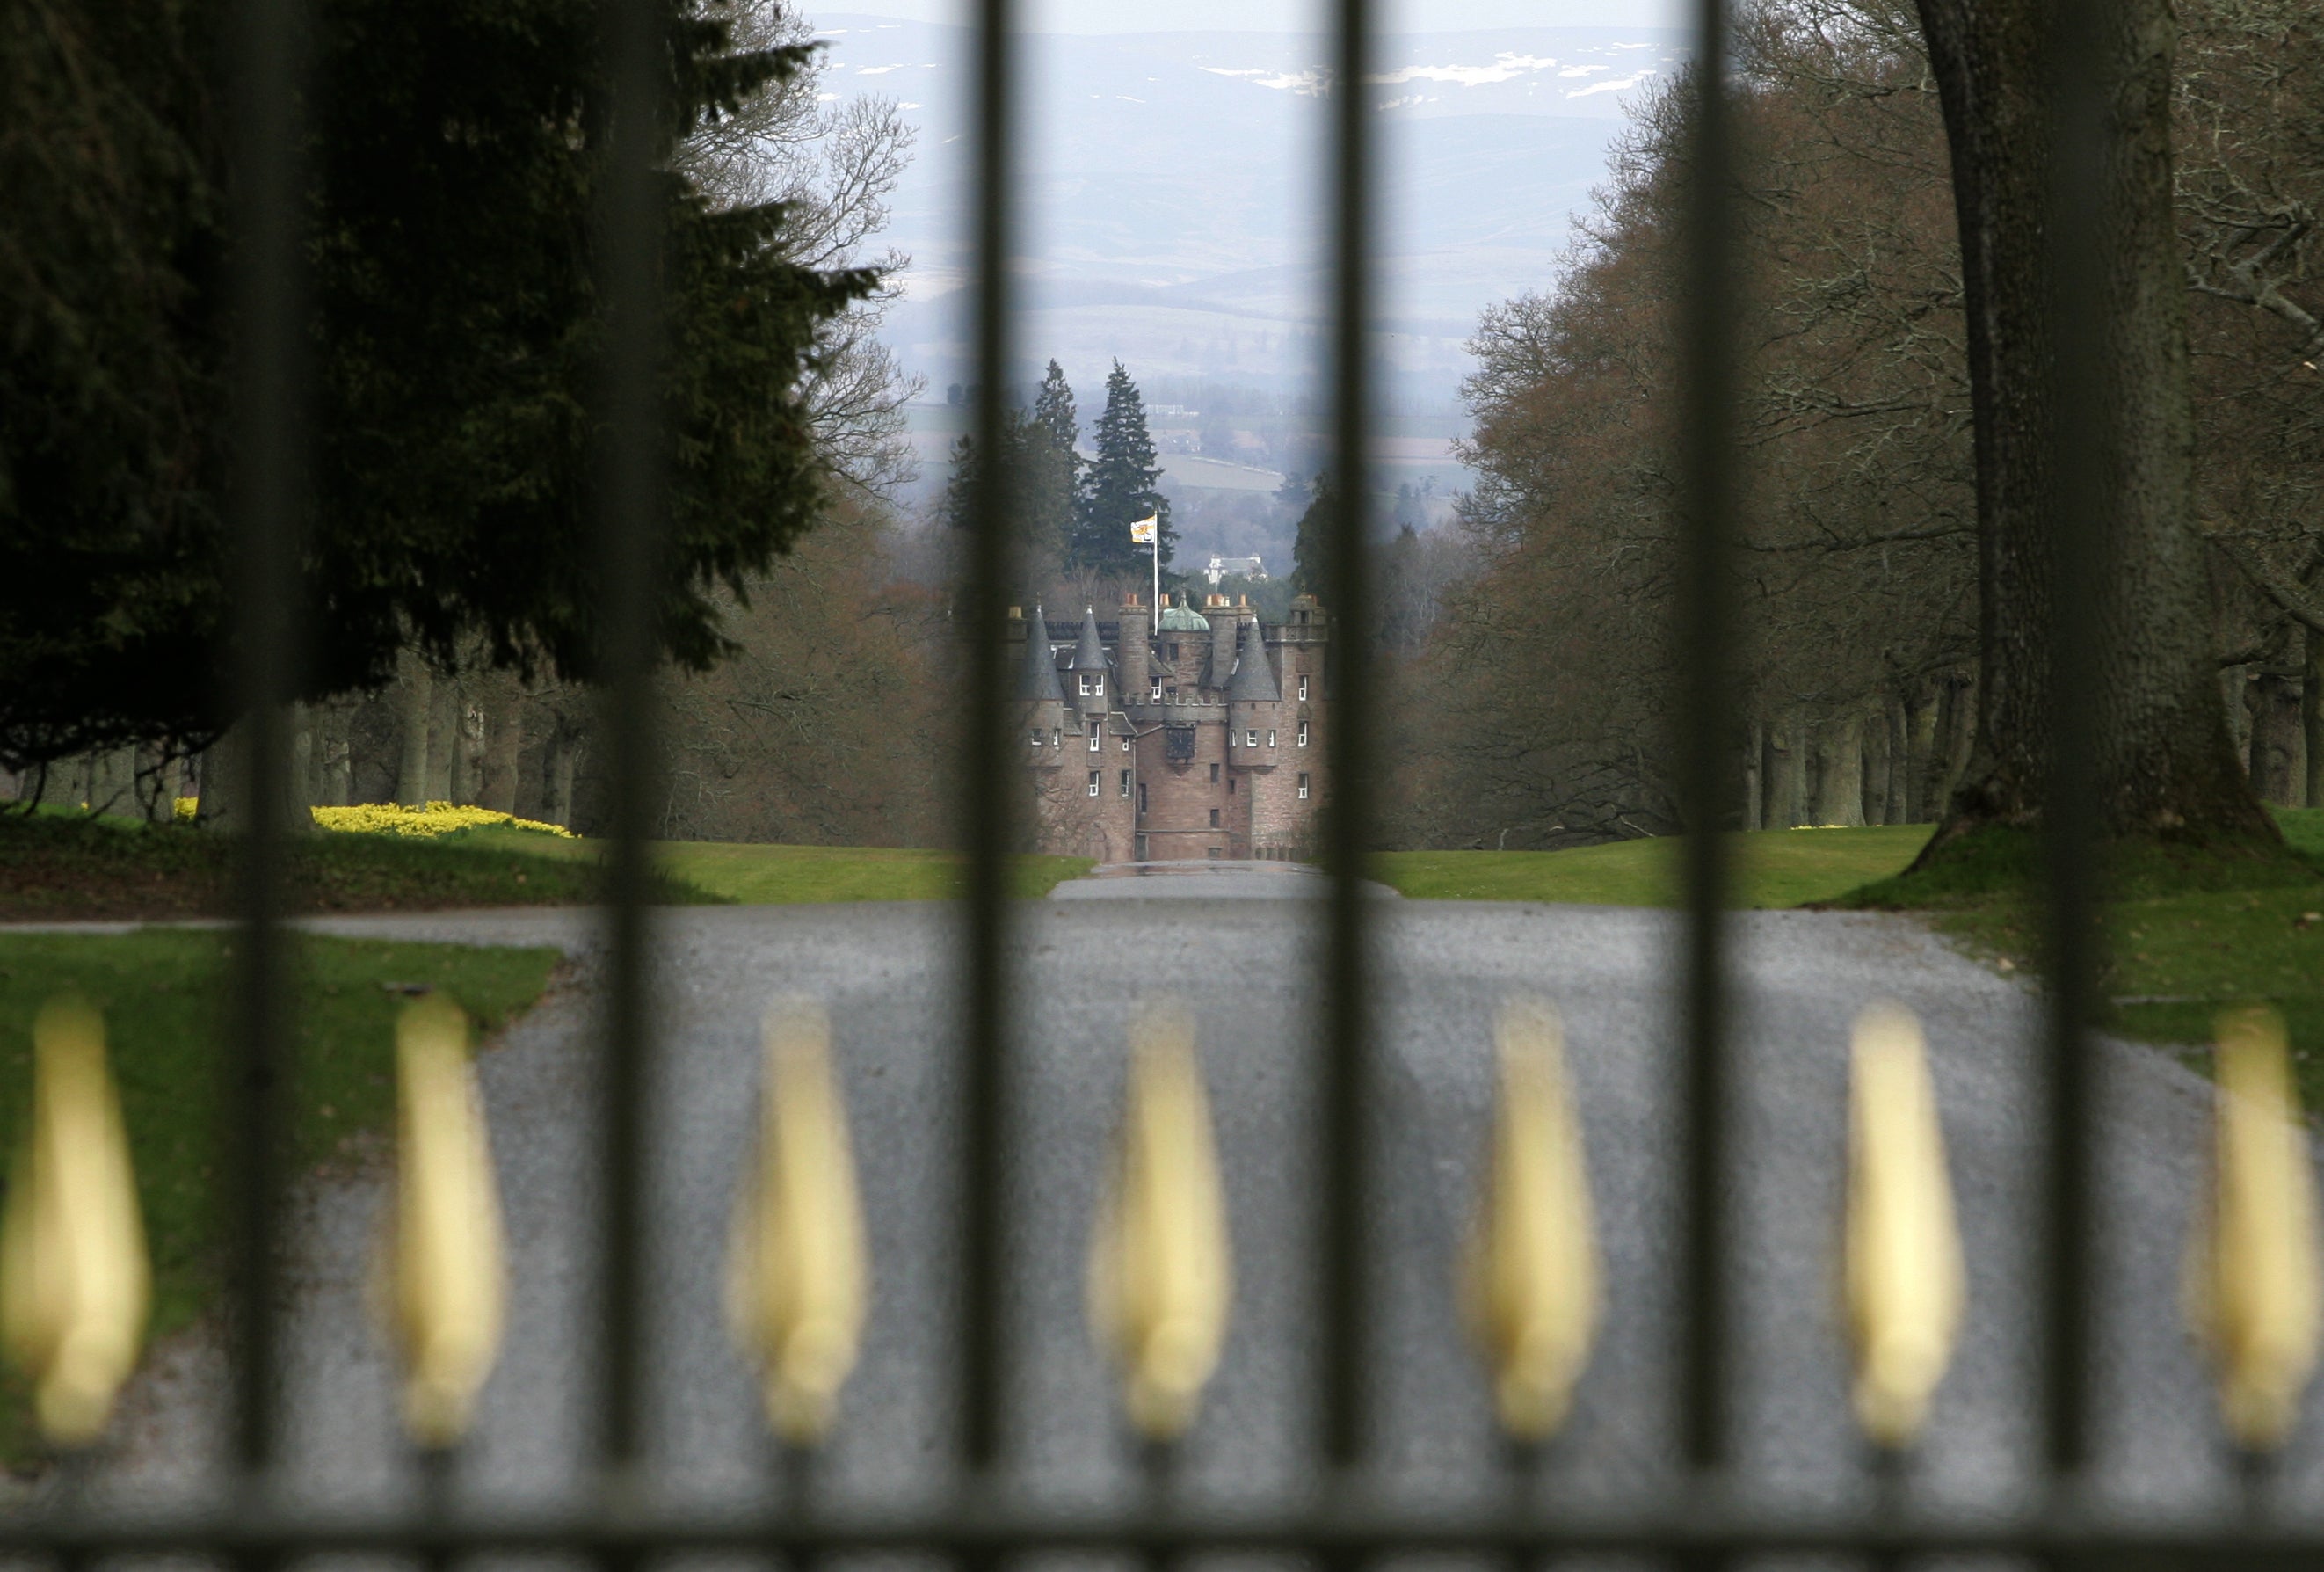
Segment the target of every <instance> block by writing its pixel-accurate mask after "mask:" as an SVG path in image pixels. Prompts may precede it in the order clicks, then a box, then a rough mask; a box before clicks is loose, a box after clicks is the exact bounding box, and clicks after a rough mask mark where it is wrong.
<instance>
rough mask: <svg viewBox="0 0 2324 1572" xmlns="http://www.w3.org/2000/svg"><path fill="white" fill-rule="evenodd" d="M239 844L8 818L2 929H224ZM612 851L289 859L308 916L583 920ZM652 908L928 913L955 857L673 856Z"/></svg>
mask: <svg viewBox="0 0 2324 1572" xmlns="http://www.w3.org/2000/svg"><path fill="white" fill-rule="evenodd" d="M232 849H233V843H232V842H231V841H230V840H229V839H227V838H226V837H221V836H217V835H214V834H209V833H206V832H204V831H202V830H200V829H198V828H194V827H193V826H191V825H146V824H143V823H139V822H137V821H134V820H131V819H126V818H91V817H88V816H87V815H83V814H78V813H68V812H45V811H44V812H41V813H36V814H32V815H19V814H8V813H0V922H5V921H12V920H14V921H40V920H76V919H126V920H145V921H152V920H162V919H168V918H178V917H209V916H219V915H224V914H226V912H227V911H229V909H230V906H231V902H232V899H233V894H232V884H231V873H232V869H231V865H230V855H231V852H232ZM655 854H656V859H655V860H656V863H657V865H658V867H657V871H656V878H657V881H658V884H657V889H656V892H655V896H654V898H655V899H656V900H657V901H658V902H661V903H663V904H666V905H689V904H702V903H710V904H725V903H728V902H749V903H760V902H767V903H788V902H808V901H932V900H940V899H943V898H944V897H946V896H949V895H953V894H955V893H957V892H958V891H959V870H960V859H959V858H958V857H957V856H955V855H953V854H952V853H949V852H940V851H925V850H908V849H901V848H894V847H887V846H751V845H727V844H720V843H715V842H708V841H665V842H661V843H659V845H658V846H656V848H655ZM602 855H604V842H602V841H591V840H570V839H565V838H562V837H555V836H549V835H543V834H540V833H539V832H536V831H529V830H521V829H513V828H506V827H501V826H494V827H490V828H474V829H464V830H458V831H455V832H453V833H451V834H448V835H442V836H437V837H432V838H419V837H404V836H396V835H386V834H355V833H348V832H343V831H332V832H324V833H319V834H316V835H311V836H304V837H300V840H299V841H298V843H297V844H296V846H294V847H293V848H292V853H291V861H292V870H291V904H292V905H293V907H294V908H295V909H297V910H299V911H431V910H443V909H447V908H453V907H463V906H470V907H473V906H576V905H582V904H586V902H590V901H592V900H594V899H595V894H596V890H597V868H596V864H597V859H598V858H599V857H600V856H602ZM1090 866H1091V864H1090V861H1089V859H1088V858H1086V857H1051V856H1024V857H1019V858H1018V859H1017V861H1016V870H1015V874H1016V876H1015V881H1014V890H1015V893H1017V894H1019V895H1020V896H1025V897H1028V898H1038V897H1040V896H1043V895H1046V894H1047V893H1048V892H1049V891H1050V890H1051V889H1053V888H1055V887H1056V884H1057V883H1059V882H1060V881H1062V880H1065V879H1071V878H1075V877H1077V876H1079V875H1080V874H1084V873H1086V872H1087V871H1088V870H1089V868H1090Z"/></svg>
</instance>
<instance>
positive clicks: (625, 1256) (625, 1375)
mask: <svg viewBox="0 0 2324 1572" xmlns="http://www.w3.org/2000/svg"><path fill="white" fill-rule="evenodd" d="M601 18H602V24H603V26H604V42H605V51H606V54H605V64H606V68H607V71H606V74H607V79H608V83H609V86H610V88H611V89H612V103H611V108H610V114H611V123H610V126H609V128H608V129H609V133H610V135H609V145H608V154H609V157H608V162H607V168H606V171H605V187H604V193H603V202H604V207H603V210H602V218H601V223H602V226H603V230H602V235H601V239H600V244H601V246H602V254H603V262H602V264H601V265H602V268H603V270H604V271H603V280H604V291H605V300H606V310H607V314H608V318H609V320H608V323H607V351H606V357H605V384H604V392H603V397H604V419H605V421H606V423H607V426H608V428H609V430H608V431H607V434H606V446H605V475H604V494H603V497H602V502H601V512H600V513H599V515H598V518H597V528H598V534H599V540H598V553H599V554H598V562H599V569H598V570H599V573H600V575H601V577H600V579H599V583H598V596H599V600H598V605H599V615H600V618H601V621H602V625H603V630H604V651H603V652H604V663H605V670H604V683H605V699H606V703H605V711H604V714H605V724H606V729H607V733H608V736H609V740H610V742H611V744H612V746H611V749H610V752H611V754H612V769H611V772H610V780H609V784H610V787H611V802H610V804H609V807H610V810H611V811H610V818H611V822H612V828H613V845H612V847H611V855H610V856H609V857H608V858H607V861H606V899H607V904H608V907H609V909H610V910H609V912H608V918H609V922H610V929H611V931H610V935H609V938H610V945H609V954H608V957H607V969H606V979H605V1017H604V1023H603V1027H604V1039H603V1054H604V1059H603V1077H604V1079H603V1082H602V1089H601V1092H600V1096H601V1097H602V1098H603V1103H602V1113H601V1118H602V1119H603V1121H604V1124H603V1126H602V1130H601V1139H602V1140H603V1142H604V1148H603V1151H602V1168H601V1182H602V1185H603V1193H602V1195H601V1197H600V1200H599V1205H600V1207H602V1213H601V1227H602V1233H601V1238H600V1248H601V1250H602V1251H603V1255H602V1257H601V1259H600V1262H599V1271H600V1274H601V1275H600V1278H599V1290H600V1293H601V1296H602V1298H601V1300H600V1303H599V1306H598V1316H599V1336H600V1337H601V1339H602V1341H601V1344H600V1346H599V1348H598V1358H599V1359H600V1361H601V1362H602V1364H601V1369H602V1372H603V1374H602V1376H601V1379H602V1381H603V1382H604V1385H603V1387H602V1389H601V1391H600V1392H599V1401H600V1405H601V1407H600V1410H599V1423H600V1427H601V1429H600V1435H599V1444H600V1446H601V1447H603V1449H604V1461H605V1462H606V1463H607V1464H608V1465H610V1466H612V1467H613V1468H614V1469H615V1470H617V1471H618V1470H626V1469H629V1468H632V1467H633V1466H636V1465H637V1464H638V1463H639V1462H640V1460H641V1456H640V1454H641V1442H642V1431H643V1418H644V1413H645V1404H646V1379H647V1375H648V1371H647V1369H646V1360H645V1350H646V1336H645V1330H646V1329H645V1325H644V1315H645V1306H644V1292H645V1284H646V1273H645V1271H644V1265H643V1262H642V1259H641V1250H642V1241H643V1238H644V1232H645V1216H644V1214H645V1207H646V1189H645V1157H646V1153H645V1142H646V1136H647V1128H646V1126H647V1114H648V1104H647V1097H648V1096H649V1095H650V1090H651V1086H650V1054H651V1049H652V1040H651V1033H652V1022H651V1016H650V998H649V996H648V995H649V992H650V978H649V976H648V975H647V966H648V957H647V953H646V947H647V939H648V934H647V931H646V915H647V914H646V900H647V896H648V881H649V880H650V878H651V876H652V870H651V867H650V863H649V858H650V848H649V847H648V846H647V836H648V834H649V832H650V828H651V814H652V811H653V795H654V794H653V774H654V770H653V757H654V753H653V747H652V735H651V734H652V727H653V713H652V702H653V689H652V676H651V672H652V667H653V661H654V653H655V650H656V647H657V644H658V642H659V641H658V637H657V628H656V619H657V617H658V615H659V610H660V606H659V583H660V579H659V573H660V568H661V553H660V544H661V539H660V537H661V532H662V505H663V503H662V492H661V484H662V479H663V476H662V473H661V452H662V449H661V442H660V434H659V420H658V418H657V416H658V411H659V402H660V401H659V386H660V373H661V349H662V343H661V340H662V300H661V277H660V266H661V212H660V203H661V190H660V170H659V156H658V149H657V146H656V143H657V141H658V140H659V129H660V126H661V125H662V122H663V118H664V105H663V92H664V83H663V69H664V68H663V47H664V46H663V39H662V36H661V31H662V30H661V26H660V19H659V8H658V7H657V6H656V5H654V4H653V0H605V3H604V9H603V11H602V13H601Z"/></svg>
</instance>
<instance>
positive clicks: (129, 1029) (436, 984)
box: [0, 929, 558, 1466]
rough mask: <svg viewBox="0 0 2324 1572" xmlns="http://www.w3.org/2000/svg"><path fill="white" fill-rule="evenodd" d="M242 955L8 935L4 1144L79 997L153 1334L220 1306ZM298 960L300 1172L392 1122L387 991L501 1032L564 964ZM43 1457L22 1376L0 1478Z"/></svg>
mask: <svg viewBox="0 0 2324 1572" xmlns="http://www.w3.org/2000/svg"><path fill="white" fill-rule="evenodd" d="M232 944H233V939H232V938H231V936H230V935H227V934H224V933H217V932H190V931H186V930H167V929H146V930H143V931H140V932H136V933H130V934H117V935H113V934H108V935H89V934H0V1133H5V1137H6V1139H7V1140H8V1142H9V1150H10V1151H14V1150H15V1148H16V1146H17V1145H18V1144H19V1143H20V1142H22V1140H23V1131H24V1128H25V1123H26V1119H27V1114H28V1111H29V1107H30V1099H31V1091H32V1068H31V1065H32V1017H33V1015H34V1014H35V1013H37V1012H38V1011H39V1010H40V1007H41V1006H42V1004H43V1003H46V1002H47V1001H48V1000H49V999H50V998H51V996H52V995H54V994H59V993H61V992H64V991H67V990H77V991H78V992H79V993H80V994H84V995H85V996H87V997H88V999H89V1000H90V1002H91V1003H95V1004H96V1005H97V1006H98V1007H99V1008H100V1009H101V1010H103V1011H104V1013H105V1020H106V1046H107V1049H108V1050H109V1053H110V1057H111V1059H112V1061H113V1071H114V1076H115V1080H116V1081H117V1083H118V1085H119V1087H120V1091H121V1100H122V1113H123V1117H124V1123H125V1124H127V1126H128V1131H129V1140H130V1147H131V1151H132V1155H133V1158H134V1161H135V1164H136V1169H137V1192H138V1199H139V1202H140V1204H141V1206H142V1207H143V1211H144V1216H145V1229H146V1234H147V1244H148V1247H149V1248H150V1249H151V1251H152V1257H153V1272H154V1277H153V1288H154V1306H153V1333H154V1335H155V1336H161V1335H163V1334H166V1333H169V1332H171V1331H174V1330H176V1329H178V1328H180V1327H184V1326H186V1325H187V1324H188V1323H189V1322H190V1321H192V1320H194V1319H195V1318H198V1316H200V1315H201V1314H202V1313H203V1312H204V1311H205V1310H207V1309H208V1308H210V1307H211V1306H213V1305H214V1304H215V1303H216V1301H217V1292H218V1286H219V1283H218V1270H217V1268H218V1232H217V1216H216V1215H215V1214H214V1212H213V1210H212V1207H213V1205H214V1201H215V1197H213V1195H212V1193H211V1181H212V1178H213V1165H214V1159H215V1155H216V1152H215V1147H214V1144H213V1142H214V1133H215V1132H214V1118H215V1110H216V1107H217V1059H216V1052H215V1050H216V1044H217V1031H218V1030H219V1023H220V1022H221V1021H222V1020H223V1019H224V1018H225V1005H226V999H225V996H224V990H225V985H226V971H225V967H226V964H227V960H228V957H229V956H230V954H231V949H232ZM299 954H300V995H299V999H298V1003H297V1006H296V1009H295V1012H294V1019H295V1020H296V1021H297V1022H298V1029H299V1036H300V1043H299V1047H300V1061H299V1077H298V1080H297V1084H296V1092H295V1096H294V1097H293V1104H294V1107H295V1110H296V1116H295V1121H294V1129H293V1141H294V1151H295V1154H296V1158H297V1162H298V1166H299V1168H300V1170H311V1169H314V1168H315V1167H317V1166H318V1165H322V1164H327V1163H330V1162H332V1161H353V1160H355V1159H356V1158H358V1157H360V1155H361V1154H362V1153H363V1151H364V1150H366V1148H367V1147H368V1146H370V1145H371V1144H372V1143H373V1142H375V1140H376V1138H377V1136H378V1133H380V1132H383V1131H384V1130H385V1129H386V1128H387V1126H388V1124H389V1123H390V1119H391V1116H392V1113H393V1107H394V1096H395V1089H394V1081H393V1073H394V1058H393V1042H392V1029H393V1023H394V1018H395V1012H396V1010H397V1008H398V1006H399V1005H400V1004H401V1002H402V1001H401V996H400V995H399V994H394V993H391V992H389V991H388V989H387V988H386V987H385V986H383V985H386V984H401V985H419V984H424V985H428V986H429V987H433V988H437V989H439V990H441V991H443V992H445V993H447V994H450V995H451V996H452V997H453V998H454V999H457V1001H459V1003H461V1004H462V1005H463V1006H465V1007H466V1009H467V1011H468V1012H469V1013H470V1015H471V1016H472V1017H473V1018H474V1019H475V1021H476V1022H477V1023H478V1025H479V1027H480V1028H481V1030H482V1031H485V1032H491V1031H497V1030H499V1029H500V1028H501V1027H502V1026H504V1025H506V1024H507V1023H508V1022H509V1021H510V1020H511V1019H512V1018H513V1017H514V1016H516V1015H517V1014H518V1013H521V1012H522V1011H523V1010H524V1009H525V1008H526V1007H527V1006H529V1005H530V1004H531V1003H533V1001H535V1000H536V999H538V998H539V996H540V994H541V992H542V990H543V989H545V988H546V987H547V986H548V985H549V977H550V975H551V973H552V972H553V971H554V969H555V967H556V966H557V963H558V953H557V952H556V951H555V950H552V949H484V948H475V947H471V946H465V945H441V944H412V943H402V942H382V941H377V940H350V939H315V938H309V939H302V940H300V949H299ZM38 1451H39V1443H38V1440H37V1438H35V1437H34V1435H33V1433H32V1429H31V1423H30V1413H29V1410H28V1406H27V1401H26V1392H25V1390H24V1387H23V1382H21V1380H20V1379H19V1378H18V1377H16V1376H15V1375H14V1373H10V1374H9V1375H8V1377H7V1378H6V1381H5V1384H0V1465H7V1466H21V1465H22V1464H23V1463H25V1462H26V1461H28V1460H30V1459H32V1457H34V1456H37V1455H38Z"/></svg>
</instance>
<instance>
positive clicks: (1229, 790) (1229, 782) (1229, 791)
mask: <svg viewBox="0 0 2324 1572" xmlns="http://www.w3.org/2000/svg"><path fill="white" fill-rule="evenodd" d="M1234 789H1235V783H1234V777H1233V776H1231V775H1230V776H1228V777H1227V795H1228V796H1230V797H1232V796H1233V795H1234Z"/></svg>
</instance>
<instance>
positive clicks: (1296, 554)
mask: <svg viewBox="0 0 2324 1572" xmlns="http://www.w3.org/2000/svg"><path fill="white" fill-rule="evenodd" d="M1291 485H1292V483H1291V482H1290V481H1288V480H1286V481H1285V482H1284V483H1283V489H1284V491H1286V492H1287V491H1289V490H1290V488H1291ZM1302 489H1303V490H1304V491H1305V495H1307V496H1308V497H1309V498H1310V499H1311V500H1310V501H1309V502H1308V504H1307V511H1306V512H1305V513H1301V514H1300V515H1299V528H1298V531H1297V532H1296V534H1294V535H1293V536H1292V539H1291V593H1292V594H1294V595H1313V596H1317V597H1319V598H1320V597H1321V596H1322V595H1323V585H1324V579H1325V578H1326V576H1327V569H1325V566H1324V559H1325V557H1326V556H1327V555H1328V553H1329V552H1330V550H1331V543H1330V541H1331V533H1332V508H1333V504H1332V482H1331V479H1330V477H1329V476H1322V475H1318V476H1316V477H1315V482H1314V485H1313V486H1312V487H1304V488H1302ZM1278 495H1280V494H1278Z"/></svg>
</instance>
